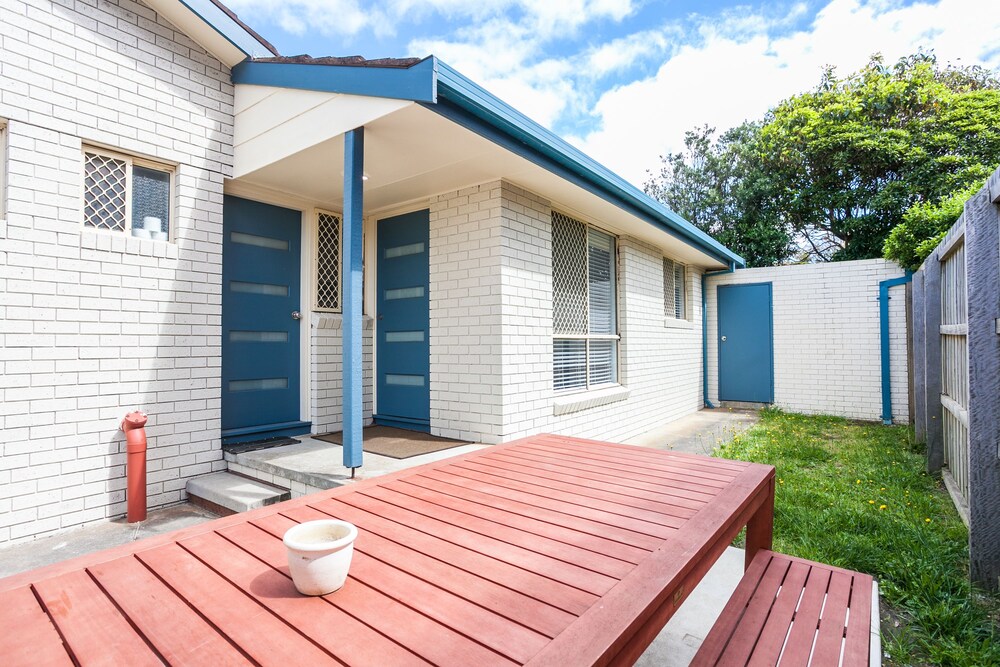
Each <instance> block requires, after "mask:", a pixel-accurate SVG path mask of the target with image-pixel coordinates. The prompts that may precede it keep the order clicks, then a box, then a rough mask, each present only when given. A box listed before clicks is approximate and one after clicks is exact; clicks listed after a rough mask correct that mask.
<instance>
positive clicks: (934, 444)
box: [922, 250, 944, 473]
mask: <svg viewBox="0 0 1000 667" xmlns="http://www.w3.org/2000/svg"><path fill="white" fill-rule="evenodd" d="M922 273H923V274H924V380H925V382H924V387H925V389H924V391H925V395H924V419H925V423H926V424H927V426H926V429H925V433H926V436H927V472H930V473H934V472H937V471H939V470H941V466H943V465H944V434H943V432H942V429H943V426H942V425H941V261H940V259H939V258H938V253H937V251H936V250H935V251H934V252H933V253H931V256H930V257H928V258H927V259H926V261H924V268H923V271H922Z"/></svg>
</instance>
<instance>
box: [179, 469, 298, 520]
mask: <svg viewBox="0 0 1000 667" xmlns="http://www.w3.org/2000/svg"><path fill="white" fill-rule="evenodd" d="M187 494H188V500H189V501H190V502H191V503H193V504H195V505H198V506H199V507H204V508H205V509H207V510H210V511H212V512H215V513H216V514H219V515H222V516H226V515H229V514H236V513H237V512H246V511H247V510H252V509H257V508H258V507H264V506H265V505H272V504H274V503H277V502H281V501H282V500H288V499H289V498H291V497H292V496H291V493H290V492H289V490H288V489H284V488H282V487H280V486H275V485H273V484H267V483H265V482H261V481H260V480H256V479H250V478H249V477H244V476H243V475H236V474H233V473H231V472H216V473H212V474H211V475H202V476H201V477H195V478H193V479H190V480H188V483H187Z"/></svg>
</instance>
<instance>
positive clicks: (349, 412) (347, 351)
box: [341, 127, 365, 475]
mask: <svg viewBox="0 0 1000 667" xmlns="http://www.w3.org/2000/svg"><path fill="white" fill-rule="evenodd" d="M364 169H365V129H364V128H363V127H359V128H355V129H353V130H350V131H349V132H347V133H345V134H344V237H343V254H344V259H343V271H342V276H341V280H342V281H343V282H342V287H343V295H344V304H343V306H344V308H343V318H344V322H343V326H344V328H343V333H344V345H343V370H342V373H343V399H344V403H343V411H344V412H343V424H344V467H345V468H351V469H352V470H351V472H352V475H353V469H354V468H360V467H361V463H362V443H361V426H362V423H363V421H364V413H363V412H362V402H363V394H362V391H363V390H362V383H361V379H362V368H361V342H362V338H361V337H362V336H363V335H364V332H363V331H362V320H361V298H362V296H361V295H362V272H361V268H362V266H361V260H362V252H363V248H362V244H361V238H362V237H361V234H362V231H361V230H362V222H363V221H362V215H363V214H362V210H363V209H362V198H363V197H362V181H363V179H362V175H363V174H364Z"/></svg>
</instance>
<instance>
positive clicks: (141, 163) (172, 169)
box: [80, 144, 177, 243]
mask: <svg viewBox="0 0 1000 667" xmlns="http://www.w3.org/2000/svg"><path fill="white" fill-rule="evenodd" d="M88 153H90V154H93V155H102V156H104V157H107V158H112V159H114V160H121V161H122V162H124V163H125V165H126V172H125V222H126V227H125V229H121V230H119V229H103V228H100V227H94V226H92V225H88V224H87V222H86V220H85V219H84V211H85V210H86V206H87V188H86V186H85V182H86V178H87V154H88ZM80 157H81V158H82V159H81V160H80V226H81V227H83V229H85V230H86V231H87V232H90V233H95V234H121V235H124V236H128V237H131V236H132V168H133V167H145V168H146V169H155V170H157V171H163V172H166V173H167V174H169V175H170V185H169V192H170V194H169V197H168V199H169V201H168V202H167V208H168V211H169V213H170V218H169V220H168V221H167V240H166V242H167V243H171V242H173V241H174V239H175V236H176V232H175V230H176V229H177V211H176V208H177V207H176V199H177V167H176V165H172V164H167V163H165V162H157V161H156V160H149V159H146V158H142V157H136V156H134V155H129V154H128V153H122V152H120V151H114V150H108V149H106V148H99V147H97V146H93V145H91V144H84V145H83V147H82V150H81V151H80ZM162 242H163V241H161V243H162Z"/></svg>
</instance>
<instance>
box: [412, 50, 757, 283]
mask: <svg viewBox="0 0 1000 667" xmlns="http://www.w3.org/2000/svg"><path fill="white" fill-rule="evenodd" d="M436 63H437V93H438V103H437V104H436V105H434V106H428V108H429V109H431V110H433V111H437V112H438V113H440V114H441V115H443V116H445V117H447V118H449V119H450V120H452V121H454V122H457V123H459V124H460V125H463V126H465V127H467V128H468V129H470V130H473V131H474V132H476V133H478V134H481V135H482V136H484V137H486V138H487V139H490V140H491V141H494V142H495V143H498V144H500V145H502V146H504V147H505V148H507V149H508V150H511V151H512V152H514V153H517V154H518V155H521V156H522V157H525V158H526V159H529V160H531V161H532V162H535V163H536V164H538V165H539V166H542V167H544V168H546V169H548V170H550V171H552V172H553V173H556V174H558V175H559V176H561V177H563V178H566V179H567V180H569V181H571V182H573V183H575V184H577V185H580V186H581V187H583V188H585V189H586V190H588V191H590V192H592V193H594V194H596V195H598V196H600V197H602V198H603V199H605V200H607V201H610V202H612V203H614V204H616V205H618V206H620V207H622V208H624V209H625V210H628V211H629V212H630V213H632V214H634V215H636V216H638V217H640V218H642V219H644V220H646V221H647V222H649V223H651V224H653V225H654V226H657V227H659V228H660V229H662V230H664V231H666V232H668V233H670V234H673V235H674V236H676V237H678V238H680V239H682V240H684V241H685V242H687V243H688V244H690V245H693V246H695V247H697V248H698V249H700V250H701V251H702V252H704V253H706V254H707V255H709V256H711V257H714V258H716V259H718V260H719V261H720V262H721V263H723V264H725V265H730V264H733V263H735V264H737V265H739V266H741V267H742V266H745V265H746V262H745V261H744V260H743V258H742V257H740V256H739V255H737V254H736V253H734V252H733V251H731V250H730V249H729V248H727V247H725V246H724V245H722V244H721V243H719V242H718V241H716V240H715V239H713V238H712V237H711V236H709V235H708V234H706V233H705V232H703V231H701V230H700V229H698V228H697V227H695V226H694V225H692V224H691V223H690V222H688V221H687V220H685V219H684V218H682V217H681V216H679V215H677V213H675V212H674V211H672V210H670V209H669V208H667V207H666V206H663V205H662V204H660V203H659V202H657V201H655V200H653V199H652V198H650V197H649V196H647V195H646V194H644V193H643V192H642V191H641V190H639V189H638V188H636V187H635V186H634V185H632V184H631V183H629V182H628V181H626V180H625V179H623V178H621V177H620V176H618V175H617V174H615V173H613V172H612V171H611V170H609V169H608V168H607V167H604V166H603V165H601V164H600V163H598V162H597V161H596V160H594V159H592V158H590V157H588V156H587V155H585V154H584V153H583V152H581V151H580V150H579V149H577V148H575V147H573V146H571V145H570V144H569V143H567V142H566V141H564V140H563V139H560V138H559V137H558V136H556V135H555V134H553V133H552V132H550V131H549V130H546V129H545V128H544V127H542V126H541V125H539V124H538V123H536V122H534V121H532V120H531V119H530V118H528V117H527V116H525V115H524V114H522V113H520V112H519V111H517V110H516V109H514V108H513V107H511V106H510V105H508V104H506V103H505V102H503V101H502V100H500V99H499V98H497V97H495V96H493V95H492V94H490V93H489V92H487V91H486V90H484V89H483V88H481V87H480V86H478V85H476V84H475V83H473V82H472V81H470V80H469V79H467V78H466V77H464V76H462V75H461V74H459V73H458V72H456V71H455V70H454V69H452V68H451V67H449V66H448V65H446V64H445V63H443V62H441V61H439V60H438V61H436ZM442 101H447V102H449V103H450V105H448V104H443V103H442ZM472 121H479V122H478V123H477V122H472Z"/></svg>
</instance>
